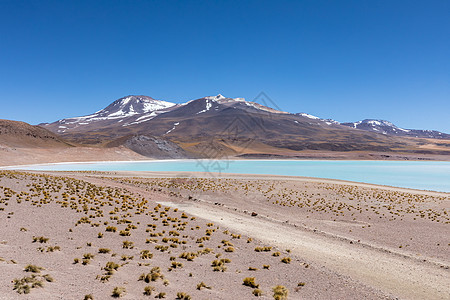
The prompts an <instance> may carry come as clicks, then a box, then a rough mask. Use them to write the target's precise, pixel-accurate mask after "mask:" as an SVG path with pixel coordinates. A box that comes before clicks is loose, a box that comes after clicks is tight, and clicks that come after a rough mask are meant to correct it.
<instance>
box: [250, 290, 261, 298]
mask: <svg viewBox="0 0 450 300" xmlns="http://www.w3.org/2000/svg"><path fill="white" fill-rule="evenodd" d="M252 294H253V295H255V296H256V297H259V296H262V291H261V290H260V289H254V290H253V292H252Z"/></svg>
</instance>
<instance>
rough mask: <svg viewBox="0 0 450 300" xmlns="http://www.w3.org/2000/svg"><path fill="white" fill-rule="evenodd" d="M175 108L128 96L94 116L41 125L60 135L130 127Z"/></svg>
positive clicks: (161, 102)
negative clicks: (102, 128) (117, 126)
mask: <svg viewBox="0 0 450 300" xmlns="http://www.w3.org/2000/svg"><path fill="white" fill-rule="evenodd" d="M174 106H176V104H175V103H171V102H166V101H161V100H155V99H153V98H151V97H148V96H127V97H123V98H120V99H118V100H116V101H114V102H113V103H111V104H110V105H109V106H107V107H106V108H104V109H102V110H99V111H97V112H95V113H93V114H90V115H87V116H82V117H74V118H68V119H62V120H59V121H57V122H54V123H51V124H40V125H41V126H43V127H46V128H47V129H49V130H51V131H53V132H56V133H60V134H61V133H65V132H68V131H85V130H91V129H93V128H99V127H109V126H115V125H116V124H117V123H121V126H129V125H132V124H139V123H141V122H145V121H148V120H150V119H152V118H154V117H155V116H157V115H158V114H160V113H163V112H166V111H167V110H169V109H170V108H172V107H174Z"/></svg>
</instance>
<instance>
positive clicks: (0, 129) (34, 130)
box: [0, 119, 70, 148]
mask: <svg viewBox="0 0 450 300" xmlns="http://www.w3.org/2000/svg"><path fill="white" fill-rule="evenodd" d="M0 144H1V145H3V146H8V147H13V148H53V147H68V146H70V145H69V144H68V143H67V142H65V141H63V140H62V139H61V138H60V137H59V136H58V135H56V134H54V133H52V132H50V131H48V130H47V129H44V128H42V127H40V126H33V125H30V124H28V123H25V122H20V121H11V120H3V119H0Z"/></svg>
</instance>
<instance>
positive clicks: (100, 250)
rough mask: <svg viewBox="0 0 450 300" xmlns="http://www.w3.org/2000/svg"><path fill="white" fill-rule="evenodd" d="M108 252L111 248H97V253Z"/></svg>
mask: <svg viewBox="0 0 450 300" xmlns="http://www.w3.org/2000/svg"><path fill="white" fill-rule="evenodd" d="M109 252H111V249H108V248H99V249H98V253H101V254H106V253H109Z"/></svg>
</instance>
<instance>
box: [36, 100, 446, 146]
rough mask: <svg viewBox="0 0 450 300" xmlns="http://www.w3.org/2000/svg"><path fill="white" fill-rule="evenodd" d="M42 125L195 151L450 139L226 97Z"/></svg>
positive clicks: (93, 138)
mask: <svg viewBox="0 0 450 300" xmlns="http://www.w3.org/2000/svg"><path fill="white" fill-rule="evenodd" d="M40 125H41V126H42V127H44V128H46V129H48V130H50V131H52V132H54V133H57V134H59V135H61V136H62V137H63V138H66V139H68V140H69V141H71V142H75V143H81V144H102V143H108V142H109V141H111V140H116V139H122V138H125V137H127V136H133V135H145V136H154V137H161V138H163V139H167V140H170V141H176V142H179V143H187V145H191V146H192V147H194V145H195V143H197V142H198V141H202V140H205V139H213V140H222V141H225V140H234V141H235V142H237V141H238V140H241V141H243V140H246V141H250V140H258V141H259V142H261V143H264V144H266V145H270V146H271V147H281V148H287V149H292V150H307V149H312V150H334V151H336V150H340V151H349V150H357V149H359V150H376V151H387V149H390V148H391V147H392V148H395V147H398V143H397V142H396V141H394V140H393V139H392V136H398V137H404V136H407V137H427V138H430V137H432V138H442V139H450V135H448V134H443V133H439V132H436V131H426V130H408V129H403V128H399V127H397V126H395V125H393V124H392V123H390V122H387V121H380V120H364V121H360V122H355V123H342V124H341V123H339V122H337V121H335V120H332V119H321V118H319V117H316V116H313V115H310V114H307V113H297V114H293V113H288V112H284V111H281V110H277V109H274V108H271V107H268V106H265V105H261V104H259V103H256V102H251V101H246V100H245V99H243V98H229V97H225V96H223V95H221V94H219V95H217V96H208V97H203V98H199V99H194V100H190V101H187V102H185V103H181V104H175V103H170V102H166V101H160V100H155V99H153V98H151V97H147V96H127V97H124V98H121V99H118V100H116V101H114V102H113V103H111V104H110V105H109V106H107V107H106V108H104V109H102V110H100V111H98V112H96V113H93V114H90V115H87V116H82V117H76V118H68V119H62V120H59V121H56V122H53V123H51V124H40ZM361 129H362V130H365V131H362V130H361ZM367 141H370V144H369V143H366V142H367ZM400 143H403V144H404V143H405V142H404V141H402V142H400ZM394 145H395V146H394ZM191 146H190V147H191ZM218 147H219V148H220V146H218ZM239 147H242V145H239V146H237V148H239ZM234 149H235V148H234ZM195 151H197V150H195ZM233 151H234V150H233Z"/></svg>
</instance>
